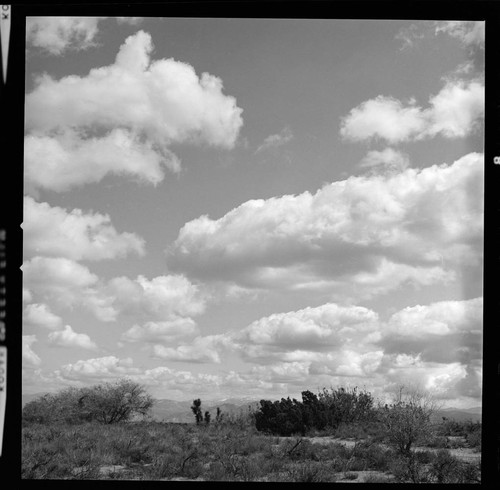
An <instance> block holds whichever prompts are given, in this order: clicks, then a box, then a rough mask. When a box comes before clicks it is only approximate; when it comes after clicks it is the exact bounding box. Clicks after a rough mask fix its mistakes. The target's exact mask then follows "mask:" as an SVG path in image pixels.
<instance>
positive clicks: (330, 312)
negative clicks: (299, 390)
mask: <svg viewBox="0 0 500 490" xmlns="http://www.w3.org/2000/svg"><path fill="white" fill-rule="evenodd" d="M379 340H380V321H379V318H378V315H377V313H375V312H374V311H372V310H369V309H367V308H364V307H361V306H339V305H337V304H334V303H327V304H324V305H321V306H318V307H315V308H311V307H308V308H305V309H302V310H298V311H289V312H286V313H278V314H273V315H270V316H268V317H263V318H261V319H259V320H257V321H255V322H253V323H251V324H250V325H249V326H248V327H246V328H244V329H243V330H241V331H240V332H238V333H235V334H233V335H232V337H231V341H232V343H233V345H234V348H235V349H236V351H238V352H239V353H240V355H241V356H242V357H243V359H245V360H247V361H251V362H256V361H258V362H259V363H261V364H264V365H266V366H269V370H270V373H271V374H272V381H273V382H284V379H285V378H286V377H287V376H291V377H300V376H302V382H305V378H304V376H307V377H308V376H310V375H311V376H312V375H317V374H325V375H330V376H331V375H338V376H348V377H353V376H361V377H362V376H367V375H371V374H372V373H373V372H374V371H375V370H376V369H377V368H378V366H379V364H380V362H381V360H382V357H383V350H381V349H380V347H379V346H377V342H378V341H379ZM259 369H260V368H259ZM266 369H267V368H264V367H262V371H263V372H264V371H265V370H266ZM254 372H256V371H255V370H254ZM307 379H309V378H307ZM312 379H314V378H313V377H311V378H310V380H312ZM270 380H271V378H270Z"/></svg>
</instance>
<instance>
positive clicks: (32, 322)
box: [23, 303, 62, 330]
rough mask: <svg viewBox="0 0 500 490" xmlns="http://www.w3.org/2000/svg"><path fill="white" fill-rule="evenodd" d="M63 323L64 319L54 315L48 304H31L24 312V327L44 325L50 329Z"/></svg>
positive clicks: (56, 327)
mask: <svg viewBox="0 0 500 490" xmlns="http://www.w3.org/2000/svg"><path fill="white" fill-rule="evenodd" d="M61 324H62V319H61V318H60V317H58V316H57V315H54V313H52V312H51V311H50V308H49V307H48V306H47V305H46V304H43V303H42V304H37V303H34V304H30V305H28V306H26V308H25V309H24V312H23V328H26V327H35V328H38V327H43V328H48V329H49V330H55V329H58V328H59V327H60V326H61Z"/></svg>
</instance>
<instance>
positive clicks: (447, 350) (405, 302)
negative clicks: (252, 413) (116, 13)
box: [22, 17, 484, 408]
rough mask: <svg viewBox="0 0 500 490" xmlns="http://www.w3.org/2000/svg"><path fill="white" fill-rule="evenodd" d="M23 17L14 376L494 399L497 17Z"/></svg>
mask: <svg viewBox="0 0 500 490" xmlns="http://www.w3.org/2000/svg"><path fill="white" fill-rule="evenodd" d="M26 36H27V38H26V98H25V143H24V192H25V195H24V219H23V225H22V228H23V266H22V270H23V393H25V394H34V393H41V392H56V391H58V390H61V389H63V388H66V387H68V386H78V387H80V386H90V385H95V384H98V383H102V382H113V381H116V380H118V379H120V378H123V377H127V378H130V379H132V380H134V381H137V382H139V383H141V384H142V385H144V386H145V387H146V389H147V390H148V391H149V392H150V393H151V394H152V395H153V396H154V397H157V398H166V399H174V400H192V399H193V398H201V399H202V400H222V399H227V398H248V399H255V400H259V399H261V398H265V399H271V400H276V399H279V398H281V397H287V396H290V397H295V398H297V399H300V395H301V392H302V391H305V390H311V391H313V392H318V391H319V390H322V389H323V388H336V387H339V386H344V387H355V386H357V387H359V388H360V389H365V390H368V391H370V392H371V393H372V394H374V395H375V396H376V397H377V398H378V399H385V398H386V397H387V396H389V394H390V393H392V392H393V391H394V389H395V387H397V386H398V385H400V384H406V385H413V386H419V387H420V388H421V389H424V390H427V391H428V392H430V393H432V395H433V396H434V397H435V398H436V399H438V400H439V401H440V402H441V403H442V404H443V405H445V406H450V407H462V408H467V407H476V406H480V405H481V384H482V323H483V320H482V319H483V300H482V293H483V286H482V270H483V269H482V260H483V255H482V254H483V231H484V228H483V198H484V195H483V165H484V162H483V144H484V140H483V133H484V127H483V125H484V123H483V120H484V23H483V22H472V21H470V22H469V21H439V22H436V21H395V20H390V21H389V20H387V21H384V20H365V21H362V20H333V19H321V20H305V19H295V20H292V19H216V18H213V19H208V18H205V19H196V18H162V17H157V18H138V17H129V18H124V17H115V18H111V17H93V18H90V17H58V18H50V17H29V18H27V24H26Z"/></svg>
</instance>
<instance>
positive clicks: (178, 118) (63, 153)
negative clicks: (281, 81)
mask: <svg viewBox="0 0 500 490" xmlns="http://www.w3.org/2000/svg"><path fill="white" fill-rule="evenodd" d="M152 50H153V44H152V40H151V36H150V35H149V34H148V33H146V32H144V31H139V32H137V33H136V34H134V35H133V36H130V37H128V38H127V39H126V41H125V43H124V44H123V45H122V46H121V47H120V50H119V52H118V54H117V56H116V60H115V62H114V64H112V65H109V66H105V67H101V68H95V69H92V70H91V71H90V73H89V74H88V75H87V76H85V77H79V76H76V75H71V76H67V77H64V78H61V79H60V80H54V79H53V78H51V77H50V76H49V75H43V76H41V77H40V78H39V79H38V80H37V83H36V87H35V89H34V90H33V91H32V92H31V93H30V94H28V95H27V96H26V129H27V131H28V132H29V134H28V135H27V137H26V141H25V172H26V179H27V181H28V182H29V183H30V184H31V185H32V186H34V187H37V186H38V187H43V188H46V189H52V190H55V191H63V190H67V189H69V188H70V187H74V186H77V185H81V184H84V183H87V182H96V181H98V180H101V179H102V178H103V177H104V175H107V174H109V173H113V174H128V175H132V176H133V177H135V178H139V179H141V180H144V181H147V182H150V183H153V184H156V183H158V182H160V181H162V180H163V178H164V172H163V168H162V166H166V167H167V168H169V169H170V170H172V171H178V170H179V169H180V161H179V159H178V158H177V157H176V156H175V155H174V154H173V153H172V152H171V151H170V150H169V145H170V144H172V143H183V142H187V143H194V144H208V145H211V146H217V147H221V148H226V149H230V148H233V147H234V145H235V143H236V140H237V137H238V134H239V130H240V128H241V126H242V124H243V121H242V118H241V112H242V110H241V109H240V108H239V107H237V105H236V100H235V98H234V97H231V96H227V95H224V94H223V85H222V80H221V79H220V78H218V77H216V76H214V75H211V74H209V73H202V74H201V76H198V75H197V74H196V72H195V70H194V68H193V67H192V66H191V65H189V64H187V63H183V62H181V61H176V60H174V59H172V58H170V59H161V60H157V61H152V60H151V52H152ZM87 167H88V168H87ZM47 174H49V176H47Z"/></svg>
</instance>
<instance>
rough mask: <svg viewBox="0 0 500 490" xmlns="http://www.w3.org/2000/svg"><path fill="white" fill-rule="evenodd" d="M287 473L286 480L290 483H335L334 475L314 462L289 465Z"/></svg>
mask: <svg viewBox="0 0 500 490" xmlns="http://www.w3.org/2000/svg"><path fill="white" fill-rule="evenodd" d="M287 473H288V475H287V476H288V478H287V480H288V481H291V482H300V483H320V482H334V481H335V475H334V474H332V472H331V471H329V470H328V468H326V467H325V466H324V465H323V464H321V463H317V462H314V461H306V462H302V463H300V464H293V465H290V466H289V467H288V469H287Z"/></svg>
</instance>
